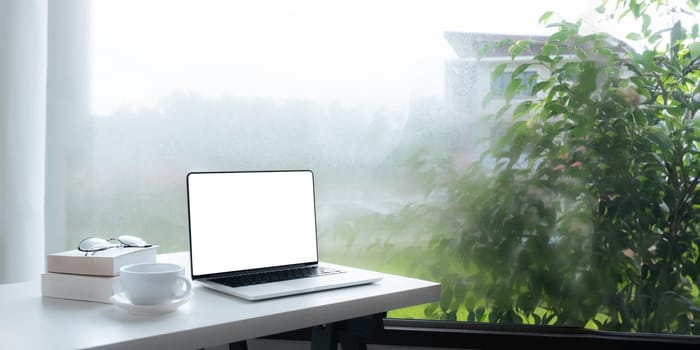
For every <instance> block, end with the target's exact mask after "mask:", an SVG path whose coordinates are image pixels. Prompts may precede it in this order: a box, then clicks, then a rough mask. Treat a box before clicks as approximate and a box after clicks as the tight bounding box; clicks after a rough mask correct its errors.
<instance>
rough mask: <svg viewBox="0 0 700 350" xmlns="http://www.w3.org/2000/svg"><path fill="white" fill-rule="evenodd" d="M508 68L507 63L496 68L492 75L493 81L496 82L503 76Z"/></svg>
mask: <svg viewBox="0 0 700 350" xmlns="http://www.w3.org/2000/svg"><path fill="white" fill-rule="evenodd" d="M507 66H508V64H507V63H501V64H499V65H497V66H496V68H494V69H493V73H492V74H491V80H492V81H493V80H496V79H497V78H498V77H500V76H501V75H503V71H505V70H506V67H507Z"/></svg>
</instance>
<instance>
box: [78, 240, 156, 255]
mask: <svg viewBox="0 0 700 350" xmlns="http://www.w3.org/2000/svg"><path fill="white" fill-rule="evenodd" d="M121 237H123V236H119V237H117V238H107V239H105V238H101V237H87V238H83V239H82V240H81V241H80V242H79V243H78V250H79V251H81V252H84V253H85V256H88V254H90V253H92V255H95V253H97V252H101V251H104V250H108V249H112V248H148V247H152V246H153V245H152V244H150V243H147V242H146V241H145V240H144V239H142V238H140V237H134V238H138V239H140V240H142V241H143V242H144V243H145V244H143V245H140V244H132V243H128V242H124V241H123V240H122V239H123V238H121ZM88 239H102V240H104V241H105V242H106V244H107V246H103V247H100V248H95V249H84V248H82V247H81V246H82V244H83V242H85V241H87V240H88Z"/></svg>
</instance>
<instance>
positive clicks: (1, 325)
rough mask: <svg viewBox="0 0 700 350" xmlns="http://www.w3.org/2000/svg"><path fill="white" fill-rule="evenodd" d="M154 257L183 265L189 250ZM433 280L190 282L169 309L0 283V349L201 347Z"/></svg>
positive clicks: (348, 314)
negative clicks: (258, 294)
mask: <svg viewBox="0 0 700 350" xmlns="http://www.w3.org/2000/svg"><path fill="white" fill-rule="evenodd" d="M158 259H159V261H174V262H178V263H182V264H183V265H185V266H187V267H189V262H188V255H187V252H180V253H171V254H161V255H159V256H158ZM439 298H440V285H439V284H438V283H434V282H429V281H424V280H418V279H413V278H407V277H401V276H396V275H390V274H383V280H382V281H381V282H378V283H375V284H371V285H365V286H358V287H349V288H342V289H337V290H332V291H324V292H317V293H311V294H305V295H299V296H292V297H285V298H279V299H272V300H266V301H257V302H248V301H244V300H242V299H238V298H235V297H233V296H229V295H225V294H221V293H218V292H216V291H212V290H209V289H207V288H204V287H201V286H196V287H195V288H194V296H193V298H192V300H190V301H189V302H188V303H187V304H185V305H183V306H181V307H180V308H179V309H178V310H176V311H175V312H172V313H169V314H165V315H158V316H143V315H133V314H129V313H127V312H125V311H123V310H121V309H118V308H117V307H116V306H113V305H109V304H101V303H92V302H82V301H72V300H64V299H56V298H45V297H42V296H41V288H40V283H39V280H38V279H37V280H35V281H31V282H25V283H13V284H5V285H0V349H83V348H110V349H146V348H148V349H166V348H167V349H199V348H204V347H210V346H216V345H220V344H226V343H233V342H238V341H242V340H246V339H253V338H257V337H262V336H266V335H271V334H276V333H281V332H286V331H290V330H295V329H302V328H307V327H313V326H316V325H321V324H326V323H332V322H335V321H340V320H345V319H351V318H356V317H361V316H365V315H372V314H376V313H380V312H384V311H388V310H392V309H397V308H402V307H407V306H412V305H418V304H423V303H427V302H433V301H437V300H439Z"/></svg>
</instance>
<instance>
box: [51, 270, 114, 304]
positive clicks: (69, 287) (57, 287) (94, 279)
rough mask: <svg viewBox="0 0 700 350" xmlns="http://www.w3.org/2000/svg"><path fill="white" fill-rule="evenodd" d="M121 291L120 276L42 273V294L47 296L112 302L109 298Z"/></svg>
mask: <svg viewBox="0 0 700 350" xmlns="http://www.w3.org/2000/svg"><path fill="white" fill-rule="evenodd" d="M120 292H121V284H120V283H119V276H113V277H103V276H86V275H71V274H67V273H53V272H47V273H43V274H42V275H41V295H43V296H45V297H52V298H62V299H73V300H83V301H95V302H100V303H107V304H111V303H112V302H111V301H110V300H109V298H110V297H111V296H112V295H114V294H117V293H120Z"/></svg>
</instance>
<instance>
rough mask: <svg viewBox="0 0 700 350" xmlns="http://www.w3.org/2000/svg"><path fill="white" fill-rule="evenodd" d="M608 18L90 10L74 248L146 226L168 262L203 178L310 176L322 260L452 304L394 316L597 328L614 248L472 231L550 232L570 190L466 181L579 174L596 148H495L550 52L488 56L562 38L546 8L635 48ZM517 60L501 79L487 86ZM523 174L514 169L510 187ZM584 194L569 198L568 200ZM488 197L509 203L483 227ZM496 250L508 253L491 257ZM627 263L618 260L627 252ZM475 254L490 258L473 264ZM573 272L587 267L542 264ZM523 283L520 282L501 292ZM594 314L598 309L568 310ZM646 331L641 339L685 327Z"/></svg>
mask: <svg viewBox="0 0 700 350" xmlns="http://www.w3.org/2000/svg"><path fill="white" fill-rule="evenodd" d="M595 7H596V5H595V4H593V2H562V1H544V0H542V1H527V2H524V1H515V0H513V1H508V0H498V1H488V2H479V3H476V2H470V1H456V0H455V1H398V0H397V1H352V2H329V1H321V0H318V1H314V0H301V1H272V0H261V1H223V0H221V1H218V0H207V1H201V0H197V1H195V0H177V1H172V0H167V1H166V0H159V1H156V0H151V1H140V0H139V1H136V0H100V1H90V2H89V11H87V16H88V17H89V18H88V19H89V20H88V31H87V32H85V33H83V34H82V35H83V36H84V39H85V40H86V42H87V43H88V44H87V45H85V49H84V51H85V52H80V51H76V52H74V54H75V55H76V56H80V55H83V56H80V57H82V58H83V59H84V61H85V62H86V64H85V65H84V67H83V68H84V70H85V71H83V73H84V76H85V79H84V81H81V80H79V79H77V80H76V81H77V84H79V85H80V84H82V85H81V88H82V89H83V90H84V91H85V100H84V101H83V102H84V105H85V108H86V110H87V113H86V115H85V116H80V117H75V118H73V119H71V120H70V121H69V122H70V125H69V126H70V130H73V131H75V132H76V135H80V137H69V140H68V143H69V145H68V146H69V149H70V150H71V155H70V158H69V159H68V160H67V161H66V162H67V164H66V166H65V168H66V169H67V170H66V175H65V177H66V178H65V181H66V188H67V194H66V198H65V203H66V223H65V224H66V231H67V242H66V245H67V246H74V245H75V242H78V241H79V240H80V238H81V237H84V236H85V235H88V234H89V235H103V236H105V237H107V236H109V235H111V234H131V235H136V236H141V237H143V238H145V239H146V240H148V241H149V242H151V243H153V244H157V245H159V246H160V247H159V252H162V253H165V252H174V251H182V250H186V249H188V246H187V242H188V226H187V200H186V192H185V190H186V187H185V176H186V174H187V172H188V171H211V170H272V169H311V170H313V171H314V174H315V181H316V188H315V189H316V206H317V207H316V213H317V228H318V235H319V254H320V259H321V260H324V261H330V262H335V263H340V264H347V265H351V266H357V267H364V268H369V269H375V270H380V271H384V272H388V273H396V274H401V275H406V276H414V277H417V278H424V279H428V280H433V281H438V282H441V283H442V286H443V296H442V301H441V302H439V303H432V304H429V305H419V306H415V307H411V308H407V309H402V310H395V311H392V312H390V313H389V316H390V317H398V318H418V319H442V320H456V321H468V322H498V323H517V324H521V323H525V324H538V325H565V326H577V327H587V328H591V329H602V328H604V327H603V326H602V325H605V324H610V322H612V321H614V320H617V319H619V318H620V317H621V316H619V315H618V314H617V313H616V312H617V311H616V310H613V309H610V308H608V307H607V306H600V305H607V304H604V303H605V301H606V300H607V299H605V298H604V297H602V296H595V297H590V298H588V297H587V296H586V295H580V294H577V290H578V289H576V287H577V286H580V285H583V284H585V283H586V282H585V281H584V282H581V280H582V277H581V276H582V275H585V272H584V271H583V270H584V269H583V268H582V269H581V271H579V270H576V269H577V268H578V267H577V266H579V265H577V264H579V263H580V264H582V265H581V266H583V264H587V263H589V262H591V261H592V260H593V259H597V258H598V257H599V255H597V252H594V251H592V250H588V251H586V252H587V253H585V254H584V253H581V254H579V255H576V254H573V253H571V252H573V251H575V252H579V253H580V252H581V251H582V250H580V249H579V250H577V249H578V248H581V249H583V248H587V247H583V248H582V247H580V246H578V245H577V243H575V242H583V241H584V240H581V241H575V240H573V239H572V240H567V239H566V237H568V236H567V234H568V233H567V232H548V235H547V236H546V237H545V236H538V235H536V234H535V233H536V232H539V231H536V230H535V231H532V232H531V231H527V230H526V229H523V230H520V231H518V232H517V235H516V236H517V237H518V238H517V239H514V240H512V241H509V240H507V239H500V240H494V239H495V238H493V237H495V236H490V235H489V234H488V233H487V232H486V233H485V231H479V235H476V234H474V235H470V234H472V233H473V232H471V231H468V230H464V229H462V227H465V225H466V223H474V224H475V226H479V228H481V229H483V228H484V227H487V226H488V225H491V226H488V227H494V226H498V225H500V224H502V226H504V227H506V226H507V227H516V228H517V227H523V228H529V227H539V226H537V225H539V224H542V225H546V224H549V223H550V221H547V220H555V219H552V218H550V217H546V216H544V215H542V216H540V215H539V214H538V213H540V211H542V212H545V211H546V210H548V209H550V208H551V206H549V204H548V203H550V202H547V201H546V200H545V199H548V198H552V196H556V195H561V193H554V192H555V191H554V190H551V189H548V188H543V187H538V186H537V184H536V183H533V184H529V185H531V186H530V187H528V184H523V187H522V189H523V190H522V192H521V193H519V195H517V196H516V195H515V194H513V195H504V196H503V197H500V198H499V199H498V200H494V201H488V202H486V201H484V202H483V203H482V204H484V205H483V206H482V205H476V206H474V205H472V206H468V205H464V197H465V196H469V195H473V196H477V193H482V192H483V191H482V192H478V191H477V190H478V189H480V188H481V187H480V186H481V184H482V183H483V182H480V180H479V178H476V179H473V178H472V179H471V180H470V181H467V180H466V179H467V177H465V175H466V174H468V173H469V172H470V171H471V170H470V169H472V166H473V165H474V164H477V163H478V164H482V165H484V166H488V167H491V168H495V169H498V168H499V167H505V166H511V167H512V168H513V169H515V170H518V171H520V172H519V173H518V174H526V173H527V169H529V168H527V167H528V166H530V167H532V168H537V167H538V166H539V167H540V168H543V167H548V166H549V167H550V168H552V169H553V170H552V173H553V174H554V172H555V171H559V170H561V169H564V168H565V169H571V168H572V167H573V170H576V168H578V167H580V166H581V164H579V163H576V161H578V159H577V158H574V157H577V156H578V154H579V153H580V152H582V150H583V149H582V148H572V149H571V150H563V148H562V149H561V150H560V149H557V150H555V151H556V152H558V153H556V154H555V153H552V158H553V159H561V161H560V163H561V167H559V164H551V165H550V164H546V163H545V162H543V161H540V162H539V163H538V161H532V162H529V163H528V160H527V159H525V157H521V158H518V157H513V158H512V159H506V160H504V159H505V157H502V156H500V155H502V154H504V153H503V152H511V151H512V150H514V149H518V147H520V148H522V149H523V151H522V152H521V154H528V153H527V152H530V151H531V149H529V148H527V147H531V148H532V149H535V146H541V145H535V146H531V145H528V144H527V142H526V139H527V138H526V137H520V138H516V137H514V138H513V142H504V143H499V141H497V140H500V139H502V136H504V135H506V136H507V135H509V134H508V131H507V130H512V129H510V128H506V126H504V124H499V123H497V118H496V117H495V116H496V115H498V113H499V110H501V108H502V107H503V104H504V103H506V102H510V101H504V100H505V99H504V96H503V95H504V91H505V89H506V88H507V86H508V84H509V82H510V81H511V79H512V74H513V72H514V71H515V69H516V67H517V66H518V65H519V64H522V63H524V62H529V61H528V60H532V58H533V56H534V55H535V54H536V52H535V51H537V50H539V49H541V48H542V47H541V46H537V45H536V44H533V45H532V46H530V48H529V49H530V50H532V52H529V51H525V52H524V53H523V55H524V56H525V58H524V59H523V60H513V58H512V57H511V53H510V52H508V51H505V49H503V50H502V51H498V50H495V51H489V52H488V53H483V52H481V53H480V50H481V48H482V47H484V45H488V44H494V43H498V42H500V41H502V40H506V39H512V38H517V39H520V38H525V37H527V38H530V37H531V38H534V40H533V43H537V42H538V41H537V40H540V41H543V40H544V39H545V38H546V37H547V35H550V34H552V33H553V31H554V29H553V28H551V27H546V26H544V25H542V24H541V23H538V19H539V18H540V16H541V15H542V14H543V13H544V12H545V11H547V10H552V11H555V13H556V15H554V17H556V19H559V18H560V17H557V16H561V18H567V19H570V20H572V21H575V20H577V19H584V21H583V22H582V32H584V33H591V32H596V31H605V32H608V33H611V34H612V35H615V36H617V37H618V38H620V39H622V38H624V36H625V34H626V33H628V32H629V31H631V30H633V29H630V28H628V27H623V26H622V24H621V23H617V24H614V25H610V26H606V25H605V24H603V23H602V22H600V21H599V20H598V19H599V18H600V17H596V16H598V14H597V13H596V11H595ZM553 21H554V20H553ZM635 28H636V27H635ZM480 55H481V57H479V56H480ZM571 57H573V56H572V55H569V56H567V58H566V59H571ZM503 63H505V64H506V65H507V67H506V68H505V69H504V70H503V74H502V75H501V77H500V78H498V79H497V80H495V81H492V74H493V72H494V69H496V67H498V66H499V65H500V64H503ZM601 66H602V65H601ZM518 77H520V78H522V79H523V80H525V81H526V82H525V83H524V84H527V88H526V89H522V90H520V91H519V95H518V96H516V97H517V99H518V100H519V101H522V100H526V99H527V98H529V91H530V90H531V89H532V88H533V87H534V86H535V84H536V83H537V82H539V81H541V79H546V78H548V77H549V71H548V69H547V68H546V67H544V66H542V65H532V66H530V67H528V68H527V69H524V70H522V71H521V72H520V75H519V76H518ZM532 77H537V79H530V78H532ZM565 78H566V77H565ZM488 96H491V97H492V98H491V99H488V98H487V97H488ZM494 96H497V98H493V97H494ZM513 103H515V102H513ZM514 107H515V106H514ZM527 112H528V111H525V110H521V111H520V112H519V113H521V114H520V115H521V116H526V115H527ZM513 120H515V119H513ZM508 123H510V124H507V125H523V126H522V128H523V130H525V129H526V128H527V127H528V126H530V125H529V124H526V123H523V124H518V123H517V122H515V121H508ZM614 131H615V130H613V131H611V135H612V132H614ZM519 135H520V134H519ZM532 135H535V134H534V133H533V134H532ZM576 136H577V137H579V136H580V138H579V139H580V140H586V135H576ZM533 137H534V136H533ZM577 140H578V139H577ZM549 141H551V142H548V143H546V145H547V146H551V145H560V144H563V143H564V142H565V141H566V140H561V139H558V138H554V137H553V138H552V139H551V140H549ZM582 142H583V141H582ZM68 146H67V147H68ZM542 147H544V146H542ZM581 147H583V146H581ZM488 150H490V151H491V153H485V152H486V151H488ZM555 151H553V152H555ZM499 152H501V153H499ZM576 152H579V153H576ZM557 157H559V158H557ZM565 161H566V162H565ZM509 162H510V163H509ZM631 166H632V165H631ZM519 167H520V168H519ZM573 170H572V171H573ZM492 174H493V173H485V174H484V176H483V177H482V178H481V179H484V178H489V176H491V175H492ZM518 180H519V177H517V176H515V177H513V178H510V179H505V178H504V179H503V180H502V181H503V186H505V185H507V184H510V185H512V184H519V182H518ZM562 181H564V180H562ZM639 181H640V182H641V181H642V180H639ZM567 184H569V183H567ZM569 185H570V187H565V188H566V189H568V190H571V188H575V186H576V183H575V182H574V181H573V180H572V182H571V183H570V184H569ZM455 188H461V189H462V190H463V192H459V191H457V192H455V191H454V189H455ZM482 189H483V188H482ZM572 191H573V190H572ZM455 193H459V194H460V196H457V195H456V194H455ZM654 193H656V192H654ZM461 194H463V195H464V196H461ZM566 194H567V195H568V192H567V193H566ZM481 195H484V196H486V194H483V193H482V194H481ZM571 196H572V198H574V199H575V198H577V197H576V196H575V194H572V195H571ZM474 198H477V199H478V198H480V197H474ZM484 198H492V197H488V196H486V197H484ZM528 198H542V199H543V201H542V204H541V205H540V206H533V207H527V208H526V207H524V206H523V207H522V208H523V212H522V213H520V214H519V216H517V217H513V216H509V215H506V214H504V213H510V212H509V211H506V210H503V211H499V210H498V208H508V209H509V210H510V209H513V208H520V207H519V205H521V204H522V203H523V202H522V201H525V200H526V199H528ZM578 198H582V197H578ZM577 203H581V202H580V201H579V202H577V201H575V200H571V201H569V197H567V198H566V199H563V200H562V201H561V203H558V205H560V206H561V208H565V207H566V208H577V207H576V205H577ZM485 204H489V206H488V208H496V209H493V210H492V211H490V212H488V213H480V214H483V216H482V218H487V219H488V220H487V219H484V221H483V222H482V221H478V222H474V219H473V218H474V215H475V213H476V212H477V211H479V210H480V208H486V207H487V206H486V205H485ZM496 204H498V205H499V206H496ZM557 208H559V207H557ZM528 210H529V211H528ZM538 210H540V211H538ZM649 210H652V209H649ZM653 210H656V209H653ZM470 220H472V221H471V222H470ZM528 220H530V221H528ZM533 220H541V222H540V221H538V222H534V221H533ZM593 221H594V220H593V218H592V217H591V216H590V215H588V216H587V215H586V213H583V212H582V214H581V215H580V216H579V217H576V218H569V221H567V222H566V224H567V225H568V226H567V227H569V228H572V232H574V231H575V232H574V233H575V234H579V235H581V237H591V236H592V235H593V234H594V232H593V230H592V229H591V227H593V226H592V222H593ZM482 224H483V225H482ZM480 225H481V226H480ZM509 225H510V226H509ZM518 225H521V226H518ZM528 225H529V226H528ZM470 227H471V226H470ZM574 228H575V229H574ZM526 231H527V232H526ZM475 232H476V231H475ZM523 232H524V233H523ZM521 233H522V234H521ZM501 238H502V237H501ZM582 239H583V238H582ZM470 240H471V241H470ZM465 242H472V243H473V244H472V243H469V244H466V243H465ZM572 242H574V243H572ZM564 243H566V244H568V245H565V244H564ZM494 246H498V247H505V248H504V250H503V251H499V252H497V253H494V252H493V251H491V250H488V249H487V248H489V247H494ZM553 247H555V248H557V249H554V248H553ZM540 248H541V249H540ZM522 251H539V252H542V253H541V254H534V255H527V254H524V253H523V254H521V252H522ZM484 252H489V253H488V254H485V253H484ZM618 253H619V252H618ZM479 254H482V255H479ZM484 254H485V255H484ZM620 254H622V253H620ZM629 254H630V255H632V253H629ZM616 257H617V258H619V260H616V261H618V263H619V264H623V263H624V262H626V261H627V260H624V259H626V258H625V255H616ZM696 257H697V256H696ZM472 258H475V259H476V258H478V259H482V260H481V261H482V262H483V261H488V262H489V263H488V264H485V265H475V264H473V263H472V262H473V259H472ZM611 264H612V263H611ZM487 265H488V266H487ZM569 265H575V266H574V267H573V268H572V269H573V271H574V272H572V271H571V270H567V271H565V272H562V271H558V270H556V269H555V270H547V269H549V268H550V266H569ZM542 266H547V268H546V269H545V268H542ZM487 267H488V268H489V269H492V270H493V271H496V270H497V269H499V268H500V269H502V270H503V271H512V269H513V268H519V269H521V270H518V271H519V272H518V273H517V274H515V276H520V277H522V278H523V280H522V281H534V282H532V283H533V284H530V285H528V284H527V283H529V282H527V283H526V282H523V283H521V284H516V282H517V281H516V280H517V279H518V278H513V279H508V278H506V275H498V274H494V273H486V268H487ZM482 269H483V270H482ZM630 269H632V267H630ZM603 270H604V269H603ZM596 271H597V270H596ZM604 271H608V270H604ZM631 273H632V272H631ZM557 276H559V277H557ZM601 276H602V275H601ZM555 277H556V278H555ZM687 278H688V281H690V282H692V281H691V279H692V278H691V277H690V275H688V277H687ZM562 280H563V281H564V282H561V281H562ZM522 281H521V282H522ZM557 281H558V282H560V283H559V284H556V282H557ZM567 281H572V282H571V284H569V283H568V282H567ZM510 282H513V285H514V286H516V285H517V286H518V288H517V289H514V290H507V289H508V288H509V287H506V288H505V289H504V288H500V289H498V288H497V287H503V286H504V285H505V286H510V284H509V283H510ZM690 282H689V283H690ZM577 283H581V284H577ZM601 283H602V284H605V285H608V284H614V283H616V282H615V281H614V279H609V280H605V282H601ZM602 284H601V285H602ZM589 286H590V285H589ZM491 287H493V288H491ZM514 288H515V287H514ZM601 288H602V287H601ZM688 288H691V287H690V285H689V287H688ZM695 288H696V289H697V285H696V284H695ZM558 293H559V294H558ZM564 293H566V294H564ZM696 294H697V293H696ZM541 295H547V296H550V297H548V298H544V297H543V298H540V296H541ZM561 295H566V297H559V296H561ZM591 298H592V299H591ZM584 301H585V303H584ZM635 302H636V301H635ZM695 302H696V303H698V300H697V299H696V300H695ZM598 303H599V304H598ZM516 304H517V305H519V307H515V306H514V305H516ZM522 305H526V306H527V307H520V306H522ZM582 305H586V306H587V307H589V308H590V310H593V311H591V312H590V313H588V311H581V312H579V313H576V314H573V313H567V312H566V311H567V310H570V309H571V310H574V309H575V310H581V308H582V307H583V306H582ZM698 305H700V303H698ZM683 310H685V309H683ZM679 315H680V313H679ZM637 316H638V315H637ZM637 316H635V317H637ZM639 317H641V318H642V319H644V317H646V316H645V315H642V316H639ZM679 317H680V316H679ZM681 318H682V317H681ZM685 321H687V318H686V319H685ZM685 321H683V322H685ZM606 322H607V323H606ZM639 322H641V323H644V322H643V321H639ZM678 322H681V321H678ZM686 323H687V322H686ZM630 324H632V323H630ZM683 324H684V323H683ZM636 325H637V324H635V325H634V326H630V327H631V328H628V329H627V330H630V329H634V331H654V332H674V328H673V327H669V328H663V327H657V328H633V327H637V326H636Z"/></svg>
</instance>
